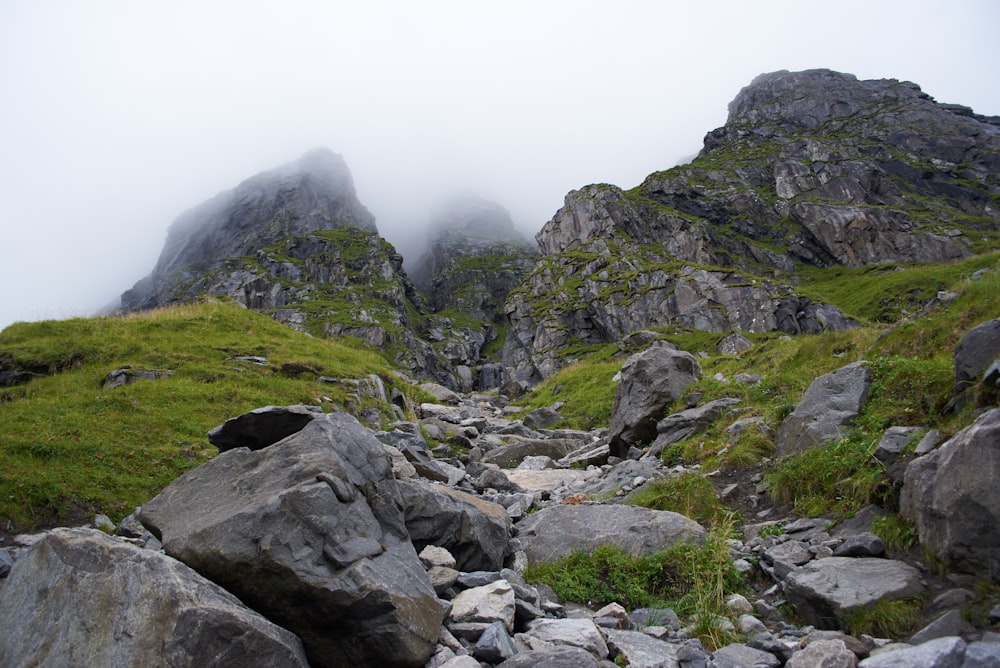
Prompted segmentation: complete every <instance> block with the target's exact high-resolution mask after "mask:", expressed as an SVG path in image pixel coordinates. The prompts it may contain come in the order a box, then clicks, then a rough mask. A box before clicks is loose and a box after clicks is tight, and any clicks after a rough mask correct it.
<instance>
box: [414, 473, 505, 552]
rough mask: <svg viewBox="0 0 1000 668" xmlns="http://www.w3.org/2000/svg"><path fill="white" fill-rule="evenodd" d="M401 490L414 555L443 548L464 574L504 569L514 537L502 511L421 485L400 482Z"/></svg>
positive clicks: (469, 497) (474, 499) (438, 487)
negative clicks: (511, 539) (415, 552)
mask: <svg viewBox="0 0 1000 668" xmlns="http://www.w3.org/2000/svg"><path fill="white" fill-rule="evenodd" d="M399 490H400V498H401V500H402V503H403V509H404V510H403V512H404V515H405V518H406V529H407V531H409V534H410V540H412V542H413V544H414V546H415V547H416V549H418V550H422V549H423V548H424V547H425V546H427V545H437V546H438V547H443V548H445V549H447V550H448V551H449V552H451V553H452V555H454V557H455V561H456V567H457V568H458V569H459V570H463V571H477V570H485V571H498V570H500V569H501V568H503V561H504V557H505V556H506V554H507V547H508V544H509V542H510V534H511V524H510V517H509V516H508V515H507V511H506V510H504V508H503V506H500V505H498V504H496V503H492V502H490V501H486V500H484V499H481V498H479V497H476V496H473V495H471V494H466V493H465V492H461V491H459V490H455V489H451V488H448V487H444V486H441V485H435V484H432V483H428V482H423V481H419V480H409V481H400V482H399Z"/></svg>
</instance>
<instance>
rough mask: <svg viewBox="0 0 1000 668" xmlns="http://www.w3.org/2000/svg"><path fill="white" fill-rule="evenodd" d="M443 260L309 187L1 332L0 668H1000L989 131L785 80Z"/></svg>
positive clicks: (243, 201) (476, 235) (900, 91)
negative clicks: (68, 306) (658, 158)
mask: <svg viewBox="0 0 1000 668" xmlns="http://www.w3.org/2000/svg"><path fill="white" fill-rule="evenodd" d="M426 229H427V236H426V245H425V248H426V252H424V253H423V255H421V256H420V257H418V258H408V259H407V263H406V267H405V268H404V260H403V258H402V257H401V255H400V254H399V253H398V252H397V251H396V249H395V248H393V246H392V245H391V244H390V243H388V242H387V241H386V240H384V239H383V238H382V237H381V236H380V234H379V232H378V229H377V227H376V225H375V221H374V218H373V217H372V216H371V214H370V213H369V212H368V211H367V209H366V208H365V207H364V205H363V204H362V203H361V202H360V201H358V198H357V197H356V194H355V192H354V187H353V184H352V179H351V174H350V170H349V168H348V167H347V165H346V163H345V162H344V160H343V159H342V158H341V157H340V156H338V155H336V154H334V153H333V152H331V151H329V150H327V149H317V150H314V151H311V152H309V153H307V154H306V155H304V156H302V157H301V158H300V159H299V160H297V161H295V162H292V163H290V164H288V165H285V166H283V167H280V168H278V169H275V170H271V171H267V172H264V173H261V174H258V175H256V176H253V177H251V178H249V179H247V180H246V181H244V182H243V183H241V184H239V185H237V186H236V187H235V188H233V189H232V190H229V191H226V192H224V193H221V194H219V195H218V196H217V197H215V198H213V199H212V200H210V201H208V202H206V203H204V204H202V205H200V206H197V207H195V208H193V209H191V210H190V211H188V212H186V213H184V214H182V215H181V216H180V217H179V218H178V219H177V221H176V222H175V223H174V224H173V225H172V226H171V227H170V230H169V233H168V236H167V242H166V244H165V246H164V249H163V252H162V254H161V256H160V259H159V261H158V262H157V265H156V267H155V268H154V269H153V271H152V273H151V274H150V275H149V276H147V277H146V278H144V279H142V280H140V281H139V282H138V283H137V284H136V285H135V286H134V287H133V288H132V289H131V290H128V291H126V292H125V293H124V294H123V296H122V311H123V312H125V313H128V314H129V317H119V316H120V315H121V314H117V315H116V316H112V317H105V318H95V319H89V320H88V319H74V320H71V321H65V322H45V323H19V324H17V325H14V326H12V327H10V328H8V329H6V330H4V331H3V332H0V424H3V425H4V429H2V430H0V469H2V470H3V476H4V477H3V481H4V484H3V486H2V489H3V490H4V494H0V629H3V630H4V631H5V632H4V633H0V665H2V666H64V665H109V666H132V665H150V666H160V665H162V666H234V665H239V666H331V667H334V666H338V667H339V666H356V667H363V666H408V667H409V666H412V667H426V668H465V667H468V668H484V667H501V668H516V667H525V668H526V667H528V666H553V667H555V666H567V667H570V666H572V667H573V668H579V667H581V666H595V667H600V668H610V667H611V666H633V667H640V666H642V667H654V666H656V667H660V666H664V667H671V668H695V667H699V668H737V667H743V666H774V667H780V666H787V667H790V668H806V667H811V666H844V667H848V668H851V667H859V666H860V667H867V668H871V667H879V666H927V667H929V668H946V667H952V666H954V667H956V668H971V667H973V666H996V665H1000V631H998V626H1000V579H998V577H997V573H998V572H1000V558H998V555H1000V532H998V531H997V526H1000V513H998V510H997V509H998V507H1000V496H998V493H997V491H996V480H997V479H998V478H1000V454H998V453H1000V450H998V448H1000V445H998V444H1000V297H998V295H1000V253H998V251H997V248H998V246H1000V244H998V241H1000V119H998V118H993V117H984V116H981V115H978V114H976V113H974V112H973V111H972V110H971V109H968V108H966V107H962V106H959V105H953V104H941V103H938V102H936V101H935V100H933V99H931V98H930V97H929V96H927V95H926V94H924V93H923V92H922V91H921V90H920V88H919V87H918V86H916V85H915V84H912V83H908V82H900V81H895V80H878V81H861V80H858V79H857V78H856V77H853V76H851V75H848V74H841V73H837V72H832V71H828V70H812V71H807V72H775V73H771V74H765V75H761V76H760V77H758V78H756V79H755V80H754V81H752V82H751V83H750V84H749V85H748V86H747V87H746V88H744V89H743V90H741V91H740V92H739V93H738V94H737V96H736V98H735V99H734V100H733V102H732V103H731V104H730V108H729V118H728V120H727V122H726V125H725V126H724V127H722V128H718V129H715V130H712V131H711V132H709V133H708V134H707V135H706V137H705V140H704V148H703V150H702V151H701V152H700V153H699V155H698V156H697V157H695V158H694V159H693V160H692V161H691V162H690V163H689V164H685V165H680V166H677V167H673V168H671V169H667V170H665V171H662V172H657V173H654V174H651V175H649V176H648V177H647V178H646V179H645V180H644V181H643V182H642V183H641V184H639V185H638V186H636V187H634V188H631V189H622V188H619V187H617V186H613V185H608V184H592V185H586V186H583V187H581V188H579V189H577V190H574V191H572V192H570V193H569V194H567V195H566V198H565V204H564V206H563V207H562V208H560V209H559V210H558V211H556V212H555V213H554V215H553V217H552V219H551V220H550V221H548V222H547V223H545V224H544V225H543V226H542V227H541V229H540V230H539V231H538V233H537V234H536V236H535V239H534V243H532V241H531V240H530V239H529V238H527V237H525V236H524V235H523V234H522V233H521V232H520V231H519V230H518V228H517V227H516V226H515V224H514V221H512V220H511V217H510V214H509V213H508V212H507V210H506V209H504V208H503V206H501V205H500V204H498V203H495V202H490V201H486V200H483V199H481V198H479V197H477V196H475V195H466V196H463V197H461V198H458V199H456V200H454V201H452V202H451V203H449V204H448V205H446V206H444V207H443V208H441V209H440V210H439V211H438V212H436V213H435V214H434V215H433V216H432V217H431V219H430V220H429V221H427V222H426ZM411 277H412V279H411ZM109 516H110V517H109ZM90 518H93V520H92V521H89V522H88V526H79V524H80V523H81V521H83V520H84V519H86V520H90ZM112 518H113V519H112ZM67 527H71V528H67Z"/></svg>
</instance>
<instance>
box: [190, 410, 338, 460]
mask: <svg viewBox="0 0 1000 668" xmlns="http://www.w3.org/2000/svg"><path fill="white" fill-rule="evenodd" d="M322 414H323V409H322V408H320V407H319V406H264V407H263V408H256V409H254V410H252V411H249V412H247V413H243V414H242V415H237V416H236V417H234V418H229V419H228V420H226V421H225V422H223V423H222V424H220V425H219V426H218V427H215V428H214V429H212V430H211V431H209V432H208V440H209V442H210V443H211V444H212V445H214V446H215V447H217V448H218V449H219V452H225V451H226V450H232V449H233V448H250V449H251V450H260V449H261V448H266V447H267V446H269V445H272V444H274V443H277V442H278V441H280V440H281V439H283V438H286V437H288V436H291V435H292V434H294V433H296V432H298V431H301V430H302V429H303V428H304V427H305V426H306V425H307V424H309V423H310V422H312V420H313V419H314V418H316V417H318V416H320V415H322Z"/></svg>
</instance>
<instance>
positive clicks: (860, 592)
mask: <svg viewBox="0 0 1000 668" xmlns="http://www.w3.org/2000/svg"><path fill="white" fill-rule="evenodd" d="M784 589H785V594H786V595H787V596H788V600H789V602H791V603H792V604H793V605H794V606H795V609H796V611H797V612H798V613H799V615H801V616H802V618H803V619H804V620H805V621H806V622H807V623H809V624H812V625H813V626H816V627H817V628H821V629H837V628H840V627H842V626H843V623H844V618H845V616H846V615H847V613H848V612H850V611H851V610H854V609H856V608H861V607H867V606H871V605H874V604H875V603H877V602H878V601H880V600H882V599H907V598H912V597H915V596H920V595H921V594H923V593H924V585H923V583H922V582H921V581H920V572H919V571H918V570H917V569H915V568H913V567H912V566H910V565H908V564H905V563H903V562H902V561H894V560H892V559H877V558H874V557H861V558H851V557H827V558H826V559H817V560H815V561H811V562H809V563H807V564H806V565H804V566H802V567H801V568H798V569H796V570H794V571H792V572H791V573H789V575H788V577H787V578H786V579H785V581H784Z"/></svg>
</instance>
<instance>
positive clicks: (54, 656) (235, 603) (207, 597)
mask: <svg viewBox="0 0 1000 668" xmlns="http://www.w3.org/2000/svg"><path fill="white" fill-rule="evenodd" d="M0 628H2V629H3V633H0V665H3V666H29V665H30V666H165V665H170V666H219V667H220V668H221V667H223V666H249V665H254V666H308V665H309V664H308V662H307V661H306V656H305V654H304V652H303V650H302V643H301V642H299V639H298V638H297V637H296V636H295V634H293V633H291V632H289V631H286V630H285V629H283V628H280V627H278V626H275V625H274V624H272V623H271V622H269V621H268V620H266V619H264V618H263V617H262V616H260V615H259V614H257V613H256V612H254V611H253V610H250V609H249V608H247V607H246V606H245V605H243V604H242V603H241V602H240V601H239V600H238V599H237V598H236V597H235V596H233V595H232V594H230V593H229V592H227V591H226V590H224V589H223V588H222V587H219V586H218V585H215V584H213V583H212V582H209V581H208V580H206V579H205V578H203V577H201V576H200V575H198V574H197V573H196V572H194V571H193V570H191V569H190V568H188V567H187V566H185V565H184V564H182V563H181V562H179V561H177V560H175V559H172V558H170V557H168V556H166V555H164V554H161V553H160V552H157V551H154V550H144V549H141V548H138V547H136V546H135V545H131V544H129V543H126V542H124V541H121V540H116V539H114V538H111V537H110V536H108V535H106V534H104V533H102V532H100V531H96V530H93V529H58V530H56V531H52V532H51V533H49V534H47V535H46V536H45V537H44V538H42V539H41V540H40V541H38V542H37V543H36V544H35V545H34V546H32V547H30V548H26V549H25V550H24V552H22V554H21V555H20V558H19V559H18V560H17V564H16V565H15V567H14V569H13V570H12V572H11V574H10V577H9V578H8V579H7V581H6V584H5V585H4V586H3V588H2V589H0Z"/></svg>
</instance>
